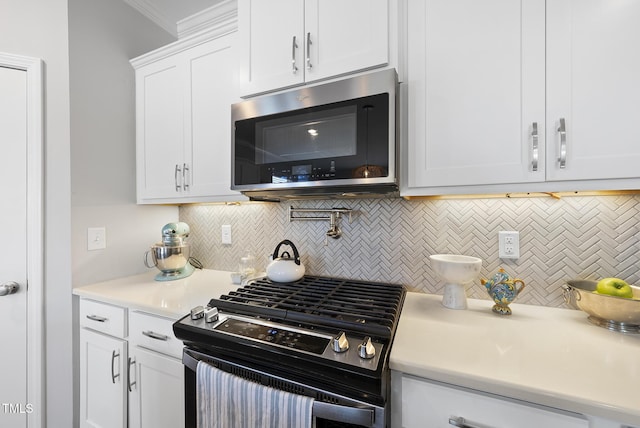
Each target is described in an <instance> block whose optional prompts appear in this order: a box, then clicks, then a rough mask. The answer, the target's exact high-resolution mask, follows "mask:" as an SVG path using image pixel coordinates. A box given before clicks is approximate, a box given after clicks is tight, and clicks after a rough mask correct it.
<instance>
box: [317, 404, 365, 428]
mask: <svg viewBox="0 0 640 428" xmlns="http://www.w3.org/2000/svg"><path fill="white" fill-rule="evenodd" d="M313 416H315V417H317V418H320V419H328V420H331V421H338V422H344V423H348V424H353V425H359V426H364V427H372V426H373V423H374V422H375V420H374V419H375V411H374V410H373V409H369V408H366V407H350V406H341V405H339V404H331V403H325V402H323V401H314V402H313Z"/></svg>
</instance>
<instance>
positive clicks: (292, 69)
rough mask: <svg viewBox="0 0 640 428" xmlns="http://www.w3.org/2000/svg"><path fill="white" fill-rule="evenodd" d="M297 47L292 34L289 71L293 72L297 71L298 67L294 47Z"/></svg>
mask: <svg viewBox="0 0 640 428" xmlns="http://www.w3.org/2000/svg"><path fill="white" fill-rule="evenodd" d="M297 48H298V44H297V43H296V36H293V43H292V44H291V71H292V72H293V74H296V73H297V72H298V67H296V49H297Z"/></svg>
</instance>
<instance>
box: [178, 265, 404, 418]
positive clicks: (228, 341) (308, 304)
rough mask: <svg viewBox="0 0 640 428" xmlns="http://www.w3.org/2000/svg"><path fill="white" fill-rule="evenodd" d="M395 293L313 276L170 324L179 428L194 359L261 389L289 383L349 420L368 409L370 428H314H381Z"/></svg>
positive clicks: (260, 286)
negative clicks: (176, 358) (178, 378)
mask: <svg viewBox="0 0 640 428" xmlns="http://www.w3.org/2000/svg"><path fill="white" fill-rule="evenodd" d="M405 293H406V291H405V289H404V287H402V286H400V285H396V284H387V283H372V282H366V281H356V280H345V279H335V278H325V277H316V276H306V277H304V278H303V279H301V280H300V281H297V282H294V283H274V282H271V281H269V280H267V279H259V280H255V281H252V282H251V283H249V284H247V285H246V286H243V287H241V288H239V289H238V290H236V291H233V292H230V293H228V294H227V295H223V296H221V297H220V298H219V299H211V300H210V301H209V303H208V304H207V305H206V307H198V308H194V310H192V312H191V314H189V315H187V316H185V317H184V318H182V319H181V320H179V321H177V322H176V323H175V324H174V332H175V334H176V337H177V338H178V339H180V340H182V341H183V342H184V343H185V345H186V347H187V348H186V349H185V354H184V357H183V362H184V363H185V376H186V387H187V399H186V400H187V402H186V407H187V426H191V425H190V424H191V423H193V426H195V420H192V421H191V422H190V418H191V417H193V418H195V415H194V414H195V399H191V402H190V398H189V397H188V395H189V392H188V391H189V390H194V389H195V369H193V370H192V369H191V368H193V364H194V361H196V360H205V361H207V362H209V363H210V364H212V365H214V366H216V367H219V368H223V369H224V370H226V371H229V372H231V373H233V374H236V375H238V374H239V375H240V376H242V377H245V378H248V379H250V380H253V381H256V379H252V377H257V378H258V379H259V380H258V382H260V383H262V384H265V385H270V386H273V383H274V382H275V384H276V385H297V386H296V389H300V388H302V390H303V391H304V392H299V393H301V394H304V395H310V396H313V397H314V398H315V399H316V400H317V403H318V406H322V403H333V405H335V406H337V407H338V408H340V407H341V406H342V407H343V408H344V409H352V411H355V410H353V409H360V410H358V412H359V413H357V415H358V417H359V418H361V417H362V411H361V410H362V409H363V408H366V407H367V406H370V409H371V412H372V418H373V421H374V422H372V423H370V424H369V423H362V424H346V425H335V423H336V422H335V416H332V418H333V420H334V422H333V423H334V425H323V424H318V426H370V427H376V428H377V427H384V426H386V422H385V421H386V419H388V416H389V415H388V412H386V408H387V407H388V406H387V401H388V400H387V394H388V390H389V369H388V358H389V353H390V348H391V344H392V341H393V335H394V333H395V329H396V326H397V323H398V319H399V316H400V311H401V308H402V304H403V302H404V296H405ZM190 365H191V366H192V367H191V368H190V367H189V366H190ZM250 373H251V374H250ZM276 380H277V381H276ZM279 389H284V390H288V389H290V388H289V387H280V388H279ZM190 409H191V410H190ZM315 409H316V407H315V405H314V414H315ZM319 409H321V407H319ZM338 410H339V409H338ZM319 412H320V414H322V410H319ZM189 413H191V415H189ZM337 413H341V412H337ZM343 413H344V412H343ZM347 413H348V412H347ZM330 414H331V415H334V414H336V409H332V411H331V412H330ZM364 419H367V416H366V415H365V417H364ZM376 419H377V422H375V420H376ZM317 420H318V419H317ZM329 420H332V419H327V421H329ZM350 420H351V419H350ZM356 420H360V419H357V418H356Z"/></svg>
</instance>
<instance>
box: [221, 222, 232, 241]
mask: <svg viewBox="0 0 640 428" xmlns="http://www.w3.org/2000/svg"><path fill="white" fill-rule="evenodd" d="M220 229H221V231H220V233H221V238H222V244H223V245H230V244H231V226H230V225H228V224H224V225H222V227H221V228H220Z"/></svg>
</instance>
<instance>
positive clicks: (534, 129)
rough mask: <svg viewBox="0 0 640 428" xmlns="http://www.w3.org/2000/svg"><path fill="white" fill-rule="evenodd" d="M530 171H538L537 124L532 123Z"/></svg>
mask: <svg viewBox="0 0 640 428" xmlns="http://www.w3.org/2000/svg"><path fill="white" fill-rule="evenodd" d="M531 140H532V142H531V150H532V154H531V157H532V158H533V159H532V160H531V169H532V170H533V171H534V172H536V171H538V122H533V125H532V130H531Z"/></svg>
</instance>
